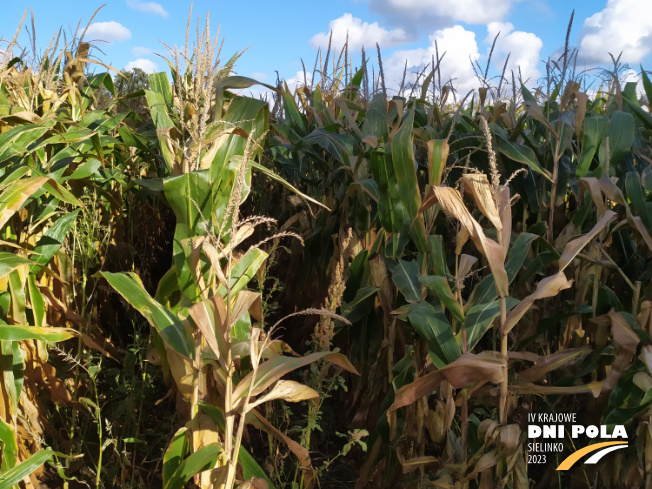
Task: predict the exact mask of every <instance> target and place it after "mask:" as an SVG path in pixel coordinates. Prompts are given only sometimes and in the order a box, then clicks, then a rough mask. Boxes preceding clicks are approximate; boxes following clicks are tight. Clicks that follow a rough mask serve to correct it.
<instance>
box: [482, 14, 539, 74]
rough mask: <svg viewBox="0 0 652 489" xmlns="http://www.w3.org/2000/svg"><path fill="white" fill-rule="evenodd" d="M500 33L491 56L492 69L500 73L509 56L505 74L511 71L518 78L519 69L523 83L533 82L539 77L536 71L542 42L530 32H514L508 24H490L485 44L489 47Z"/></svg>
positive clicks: (512, 26) (511, 25) (512, 27)
mask: <svg viewBox="0 0 652 489" xmlns="http://www.w3.org/2000/svg"><path fill="white" fill-rule="evenodd" d="M499 32H500V35H499V36H498V40H497V41H496V46H495V48H494V52H493V55H492V60H493V62H494V63H493V64H494V67H495V68H496V69H497V70H498V71H499V72H501V71H502V69H503V66H504V64H505V59H506V58H507V55H508V54H509V55H510V56H509V62H508V63H507V70H506V73H507V74H509V73H511V71H512V70H513V71H514V73H516V75H517V76H518V71H519V69H520V71H521V75H522V76H523V81H527V80H530V81H533V80H536V79H538V78H539V77H540V76H541V72H540V71H539V70H538V69H537V65H538V64H539V61H540V53H541V48H543V41H542V40H541V39H540V38H539V37H537V36H536V35H534V34H532V33H531V32H524V31H515V30H514V25H513V24H511V23H510V22H491V23H489V24H488V25H487V37H486V39H485V42H486V43H487V44H489V46H491V43H492V42H493V40H494V38H495V37H496V34H498V33H499Z"/></svg>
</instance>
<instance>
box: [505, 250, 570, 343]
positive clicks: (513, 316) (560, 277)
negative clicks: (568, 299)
mask: <svg viewBox="0 0 652 489" xmlns="http://www.w3.org/2000/svg"><path fill="white" fill-rule="evenodd" d="M578 251H579V250H578ZM572 283H573V281H572V280H567V279H566V275H564V272H561V271H560V272H558V273H556V274H555V275H551V276H550V277H546V278H544V279H543V280H541V281H540V282H539V283H538V284H537V288H536V290H535V291H534V292H533V293H532V294H530V295H528V296H527V297H526V298H525V299H523V300H522V301H521V302H519V303H518V304H517V305H516V307H514V309H512V310H511V311H510V312H509V314H507V319H506V321H505V324H504V326H503V327H504V334H507V333H509V332H510V331H511V330H512V328H513V327H514V326H516V324H517V323H518V322H519V320H520V319H521V318H522V317H523V315H524V314H525V313H526V312H527V311H528V310H529V309H530V307H532V304H534V301H536V300H538V299H545V298H547V297H554V296H556V295H557V294H558V293H559V292H561V291H562V290H564V289H568V288H569V287H570V286H571V285H572Z"/></svg>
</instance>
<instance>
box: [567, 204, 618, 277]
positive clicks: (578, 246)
mask: <svg viewBox="0 0 652 489" xmlns="http://www.w3.org/2000/svg"><path fill="white" fill-rule="evenodd" d="M616 216H617V214H616V213H615V212H614V211H611V210H607V211H605V213H604V215H603V216H602V217H601V218H600V220H599V221H598V222H596V223H595V226H593V229H591V230H590V231H589V232H588V233H586V234H585V235H583V236H580V237H579V238H575V239H574V240H572V241H569V242H568V243H567V244H566V246H565V247H564V252H563V253H562V255H561V257H560V258H559V271H560V272H561V271H563V270H564V269H565V268H566V267H567V266H568V264H569V263H570V262H572V261H573V259H574V258H575V257H576V256H577V255H578V253H579V252H580V251H582V248H584V247H585V246H586V245H587V244H588V243H589V242H590V241H591V240H592V239H593V238H595V236H596V235H597V234H598V233H599V232H600V231H602V230H603V229H604V228H605V226H607V225H608V224H609V223H610V222H611V221H613V220H614V219H615V218H616Z"/></svg>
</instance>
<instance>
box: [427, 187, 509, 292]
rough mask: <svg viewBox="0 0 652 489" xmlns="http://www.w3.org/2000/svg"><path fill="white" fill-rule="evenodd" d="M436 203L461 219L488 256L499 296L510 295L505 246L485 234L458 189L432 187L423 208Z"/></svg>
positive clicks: (479, 247) (480, 249) (445, 211)
mask: <svg viewBox="0 0 652 489" xmlns="http://www.w3.org/2000/svg"><path fill="white" fill-rule="evenodd" d="M435 203H439V205H440V206H441V208H442V210H443V211H444V213H445V214H446V215H447V216H449V217H452V218H454V219H457V220H458V221H460V223H461V224H462V226H463V227H464V228H465V229H466V231H467V232H468V233H469V236H470V237H471V239H472V240H473V243H474V244H475V246H476V247H477V248H478V250H479V251H480V252H481V253H482V254H483V255H484V256H485V257H486V258H487V261H488V262H489V268H490V269H491V273H492V274H493V276H494V282H495V284H496V292H497V293H498V295H499V296H501V297H506V296H507V295H508V289H509V280H508V278H507V272H506V271H505V256H506V255H505V253H504V251H503V248H502V247H501V246H500V245H499V244H498V243H496V242H495V241H494V240H493V239H490V238H487V236H485V234H484V230H483V229H482V226H480V224H479V223H478V221H476V220H475V219H474V218H473V216H472V215H471V213H470V212H469V210H468V209H467V208H466V206H465V205H464V202H463V200H462V196H461V195H460V193H459V191H458V190H456V189H454V188H450V187H431V188H430V192H429V193H428V195H427V196H426V199H425V201H424V204H423V205H422V207H421V210H424V209H427V208H428V207H431V206H432V205H434V204H435ZM501 227H502V225H501Z"/></svg>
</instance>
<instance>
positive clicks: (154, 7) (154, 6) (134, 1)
mask: <svg viewBox="0 0 652 489" xmlns="http://www.w3.org/2000/svg"><path fill="white" fill-rule="evenodd" d="M127 5H129V7H131V8H132V9H135V10H140V11H141V12H152V13H153V14H156V15H160V16H161V17H164V18H166V19H167V18H168V16H169V15H170V14H168V12H167V10H165V9H164V8H163V5H161V4H160V3H156V2H142V1H140V0H129V1H128V2H127Z"/></svg>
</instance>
